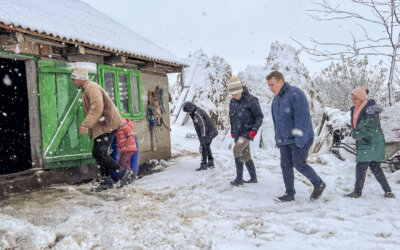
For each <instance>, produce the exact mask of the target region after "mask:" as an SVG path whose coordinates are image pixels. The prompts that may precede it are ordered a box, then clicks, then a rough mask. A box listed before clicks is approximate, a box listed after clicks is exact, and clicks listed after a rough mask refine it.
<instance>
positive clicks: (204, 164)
mask: <svg viewBox="0 0 400 250" xmlns="http://www.w3.org/2000/svg"><path fill="white" fill-rule="evenodd" d="M201 170H207V163H201V164H200V167H199V168H197V169H196V171H201Z"/></svg>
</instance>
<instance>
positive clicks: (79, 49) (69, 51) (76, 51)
mask: <svg viewBox="0 0 400 250" xmlns="http://www.w3.org/2000/svg"><path fill="white" fill-rule="evenodd" d="M61 54H62V55H63V56H72V55H83V54H86V53H85V47H83V46H76V47H75V46H74V47H66V48H63V49H62V51H61Z"/></svg>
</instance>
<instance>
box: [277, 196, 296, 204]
mask: <svg viewBox="0 0 400 250" xmlns="http://www.w3.org/2000/svg"><path fill="white" fill-rule="evenodd" d="M278 200H280V201H282V202H287V201H294V195H290V194H285V195H283V196H281V197H278Z"/></svg>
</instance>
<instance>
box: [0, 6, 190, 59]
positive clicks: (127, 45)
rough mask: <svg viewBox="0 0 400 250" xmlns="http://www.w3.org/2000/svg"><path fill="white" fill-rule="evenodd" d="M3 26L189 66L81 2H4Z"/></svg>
mask: <svg viewBox="0 0 400 250" xmlns="http://www.w3.org/2000/svg"><path fill="white" fill-rule="evenodd" d="M0 6H1V8H0V23H4V24H6V25H12V26H15V27H22V28H23V29H27V30H31V31H36V32H39V33H42V34H46V35H50V36H54V37H58V38H61V39H66V40H72V41H77V42H83V43H86V44H89V45H95V46H99V47H104V48H106V49H110V50H113V51H115V52H126V53H130V54H133V55H136V56H140V57H145V58H150V59H155V60H160V61H165V62H171V63H175V64H183V65H185V64H186V63H185V62H184V61H183V60H181V59H179V58H177V57H175V56H174V55H172V54H170V53H169V52H168V51H166V50H164V49H162V48H160V47H158V46H157V45H155V44H154V43H152V42H151V41H149V40H147V39H145V38H143V37H142V36H140V35H139V34H137V33H136V32H134V31H132V30H130V29H128V28H126V27H125V26H123V25H122V24H120V23H118V22H116V21H114V20H112V19H111V18H109V17H108V16H106V15H104V14H102V13H100V12H98V11H97V10H95V9H94V8H92V7H91V6H89V5H88V4H85V3H83V2H81V1H78V0H69V1H52V0H19V1H6V0H0Z"/></svg>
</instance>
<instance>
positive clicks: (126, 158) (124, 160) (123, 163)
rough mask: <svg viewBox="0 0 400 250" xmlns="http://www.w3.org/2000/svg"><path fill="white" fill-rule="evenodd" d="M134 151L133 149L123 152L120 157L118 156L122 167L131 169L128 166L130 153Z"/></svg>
mask: <svg viewBox="0 0 400 250" xmlns="http://www.w3.org/2000/svg"><path fill="white" fill-rule="evenodd" d="M134 153H135V152H133V151H128V152H124V153H122V155H121V158H119V165H120V166H121V167H123V168H125V169H126V170H129V171H132V169H131V167H130V162H131V158H132V155H133V154H134Z"/></svg>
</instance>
